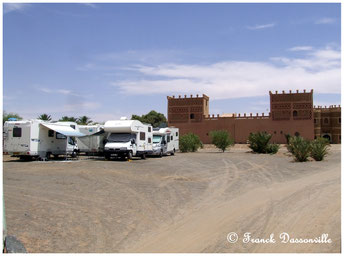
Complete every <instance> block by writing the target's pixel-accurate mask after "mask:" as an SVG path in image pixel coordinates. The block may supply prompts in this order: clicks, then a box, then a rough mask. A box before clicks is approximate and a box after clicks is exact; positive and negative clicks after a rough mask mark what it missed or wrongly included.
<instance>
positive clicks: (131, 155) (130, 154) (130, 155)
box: [128, 151, 133, 160]
mask: <svg viewBox="0 0 344 256" xmlns="http://www.w3.org/2000/svg"><path fill="white" fill-rule="evenodd" d="M128 159H130V160H131V159H133V152H131V151H129V153H128Z"/></svg>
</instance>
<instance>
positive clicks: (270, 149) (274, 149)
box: [266, 144, 280, 155]
mask: <svg viewBox="0 0 344 256" xmlns="http://www.w3.org/2000/svg"><path fill="white" fill-rule="evenodd" d="M279 148H280V145H278V144H268V146H267V147H266V153H268V154H271V155H273V154H276V153H277V152H278V150H279Z"/></svg>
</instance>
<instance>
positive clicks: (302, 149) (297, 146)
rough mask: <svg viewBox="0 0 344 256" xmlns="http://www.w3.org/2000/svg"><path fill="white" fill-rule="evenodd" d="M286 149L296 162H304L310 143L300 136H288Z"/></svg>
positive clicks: (308, 153)
mask: <svg viewBox="0 0 344 256" xmlns="http://www.w3.org/2000/svg"><path fill="white" fill-rule="evenodd" d="M287 148H288V150H289V152H291V153H292V154H293V156H294V158H295V161H297V162H305V161H307V158H308V157H309V156H310V153H311V143H310V142H309V141H307V140H305V139H304V138H302V137H301V136H294V137H290V139H289V145H288V147H287Z"/></svg>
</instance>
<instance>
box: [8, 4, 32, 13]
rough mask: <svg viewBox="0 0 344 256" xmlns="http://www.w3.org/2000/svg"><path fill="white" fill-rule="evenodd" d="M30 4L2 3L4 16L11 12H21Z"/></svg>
mask: <svg viewBox="0 0 344 256" xmlns="http://www.w3.org/2000/svg"><path fill="white" fill-rule="evenodd" d="M29 6H30V4H23V3H4V5H3V7H4V14H6V13H9V12H13V11H22V10H24V9H26V8H28V7H29Z"/></svg>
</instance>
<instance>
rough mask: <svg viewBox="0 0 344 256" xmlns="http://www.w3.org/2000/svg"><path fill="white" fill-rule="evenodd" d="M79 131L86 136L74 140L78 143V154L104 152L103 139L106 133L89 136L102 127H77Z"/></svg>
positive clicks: (98, 125)
mask: <svg viewBox="0 0 344 256" xmlns="http://www.w3.org/2000/svg"><path fill="white" fill-rule="evenodd" d="M79 130H80V132H81V133H83V134H85V135H86V136H83V137H78V138H76V141H77V143H78V147H79V152H83V153H86V155H89V154H102V153H103V150H104V139H105V137H106V133H103V134H100V135H99V136H89V135H93V134H95V133H98V132H100V131H101V130H103V126H102V125H100V124H97V125H79Z"/></svg>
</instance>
